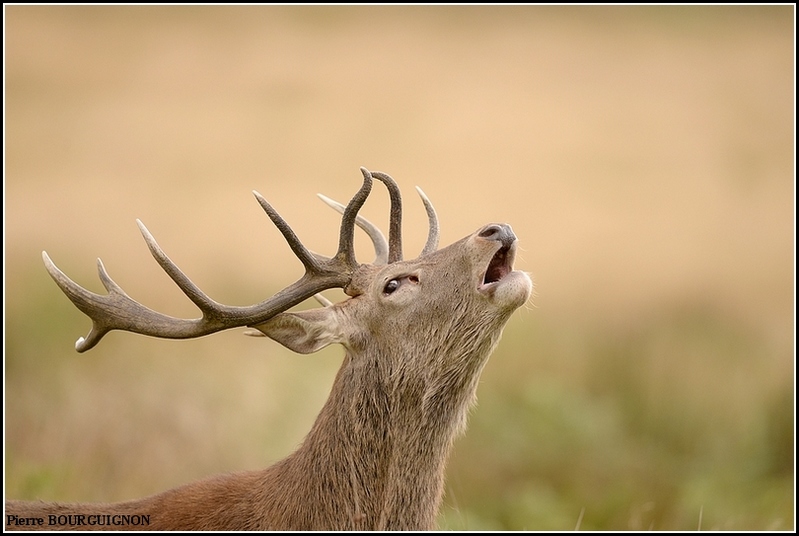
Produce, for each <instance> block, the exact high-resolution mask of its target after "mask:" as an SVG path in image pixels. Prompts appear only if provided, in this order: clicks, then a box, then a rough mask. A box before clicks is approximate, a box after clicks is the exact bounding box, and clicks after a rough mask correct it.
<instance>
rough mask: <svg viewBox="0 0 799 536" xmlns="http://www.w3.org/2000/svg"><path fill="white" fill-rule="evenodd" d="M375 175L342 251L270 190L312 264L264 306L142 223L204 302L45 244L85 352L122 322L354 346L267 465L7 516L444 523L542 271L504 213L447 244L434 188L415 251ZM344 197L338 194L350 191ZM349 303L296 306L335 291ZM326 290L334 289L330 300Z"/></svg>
mask: <svg viewBox="0 0 799 536" xmlns="http://www.w3.org/2000/svg"><path fill="white" fill-rule="evenodd" d="M361 172H362V173H363V178H364V181H363V186H362V187H361V189H360V190H359V191H358V193H357V194H355V196H354V197H353V198H352V200H351V201H350V202H349V204H348V205H347V206H346V207H343V206H341V205H338V209H339V210H340V211H341V212H343V217H342V222H341V229H340V237H339V244H338V251H337V252H336V254H335V255H334V256H333V257H329V258H328V257H323V256H321V255H317V254H316V253H312V252H311V251H309V250H308V249H306V248H305V247H304V246H303V245H302V244H301V243H300V241H299V239H298V238H297V236H296V235H295V234H294V232H293V231H292V230H291V228H290V227H289V226H288V224H287V223H286V222H285V221H284V220H283V219H282V218H281V217H280V216H279V215H278V213H277V212H275V210H274V209H273V208H272V207H271V206H270V205H269V203H267V202H266V200H265V199H264V198H263V197H261V196H260V195H259V194H258V193H255V196H256V198H257V199H258V202H259V203H260V204H261V206H262V207H263V209H264V210H265V211H266V213H267V215H268V216H269V218H270V219H271V220H272V221H273V222H274V224H275V225H276V226H277V228H278V229H279V230H280V232H281V233H282V234H283V236H284V237H285V239H286V241H287V242H288V244H289V246H290V247H291V249H292V250H293V251H294V253H295V254H296V256H297V257H299V259H300V261H302V263H303V265H304V266H305V274H304V275H303V276H302V277H301V278H300V279H299V280H298V281H296V282H295V283H293V284H292V285H290V286H289V287H287V288H285V289H284V290H282V291H280V292H278V293H277V294H275V295H274V296H272V297H271V298H269V299H267V300H265V301H263V302H261V303H257V304H255V305H252V306H249V307H232V306H228V305H222V304H220V303H217V302H215V301H214V300H212V299H211V298H209V297H208V296H207V295H206V294H205V293H204V292H203V291H202V290H200V289H199V288H198V287H197V286H195V285H194V283H192V282H191V281H190V280H189V278H188V277H186V276H185V275H184V274H183V272H182V271H180V269H178V267H177V266H176V265H175V264H174V263H173V262H172V261H171V260H170V259H169V258H168V257H167V256H166V255H165V254H164V252H163V251H162V250H161V248H160V247H159V246H158V244H156V242H155V240H154V239H153V237H152V236H151V235H150V233H149V232H148V231H147V229H146V228H145V227H144V226H143V225H142V224H141V223H140V222H139V227H140V228H141V232H142V234H143V235H144V239H145V241H146V242H147V246H148V247H149V248H150V251H151V252H152V254H153V256H154V257H155V259H156V261H158V264H160V265H161V267H162V268H163V269H164V271H166V273H167V274H168V275H169V276H170V277H171V278H172V279H173V280H174V281H175V283H177V285H178V286H179V287H180V288H181V290H182V291H183V292H184V293H185V294H186V296H188V297H189V299H190V300H191V301H192V302H194V304H195V305H197V307H198V308H199V309H200V311H202V317H201V318H198V319H193V320H187V319H179V318H173V317H170V316H167V315H164V314H161V313H158V312H155V311H153V310H152V309H149V308H147V307H145V306H144V305H141V304H140V303H138V302H136V301H134V300H132V299H131V298H130V297H128V295H127V294H125V292H124V291H123V290H122V289H121V288H120V287H119V286H118V285H117V284H116V283H115V282H114V281H113V280H112V279H111V278H110V277H109V276H108V274H107V273H106V271H105V268H104V267H103V265H102V263H101V262H100V261H99V260H98V268H99V272H100V279H101V281H102V283H103V285H104V286H105V288H106V290H107V291H108V294H106V295H99V294H95V293H92V292H89V291H87V290H86V289H84V288H82V287H80V286H79V285H77V284H76V283H74V282H73V281H72V280H70V279H69V278H68V277H67V276H66V275H64V273H63V272H61V270H59V269H58V268H57V267H56V266H55V265H54V264H53V262H52V261H51V260H50V258H49V257H48V256H47V254H46V253H43V257H44V263H45V265H46V266H47V270H48V271H49V272H50V275H51V276H52V277H53V279H54V280H55V282H56V283H57V284H58V286H59V287H61V290H63V291H64V293H65V294H66V295H67V297H69V299H70V300H72V302H73V303H74V304H75V306H76V307H77V308H78V309H80V310H81V311H83V312H84V313H86V314H87V315H88V316H89V317H90V318H91V320H92V328H91V331H90V332H89V334H88V335H87V336H86V338H80V339H78V342H77V343H76V349H77V350H78V352H84V351H86V350H88V349H90V348H92V347H93V346H94V345H96V344H97V343H98V342H99V341H100V339H101V338H102V337H103V335H105V334H106V333H108V332H109V331H111V330H113V329H121V330H125V331H131V332H135V333H141V334H144V335H151V336H154V337H163V338H170V339H180V338H191V337H199V336H201V335H207V334H209V333H214V332H216V331H220V330H224V329H229V328H233V327H239V326H248V327H251V328H255V330H257V331H253V332H252V333H251V334H253V333H254V334H258V335H266V336H268V337H271V338H272V339H274V340H275V341H277V342H279V343H280V344H282V345H284V346H286V347H288V348H290V349H292V350H294V351H296V352H300V353H310V352H315V351H317V350H319V349H321V348H323V347H325V346H327V345H329V344H331V343H340V344H342V345H343V346H344V348H345V351H346V356H345V358H344V362H343V364H342V365H341V369H340V370H339V371H338V374H337V376H336V379H335V381H334V383H333V387H332V390H331V393H330V397H329V398H328V400H327V402H326V403H325V405H324V407H323V408H322V410H321V412H320V414H319V416H318V417H317V419H316V422H315V423H314V425H313V427H312V428H311V431H310V432H309V433H308V435H307V437H306V438H305V440H304V441H303V443H302V445H301V446H300V447H299V448H298V449H297V450H296V451H295V452H294V453H293V454H291V455H289V456H288V457H287V458H285V459H283V460H282V461H279V462H277V463H276V464H274V465H272V466H271V467H268V468H267V469H264V470H260V471H249V472H242V473H234V474H228V475H221V476H215V477H211V478H208V479H206V480H201V481H199V482H194V483H191V484H187V485H184V486H181V487H178V488H175V489H171V490H168V491H165V492H163V493H160V494H157V495H154V496H151V497H147V498H144V499H138V500H133V501H128V502H121V503H114V504H56V503H46V502H24V501H13V500H12V501H6V528H7V529H13V528H21V529H32V528H43V529H114V528H119V529H126V530H130V529H148V530H180V531H182V530H263V529H277V530H292V529H293V530H313V529H327V530H367V529H378V530H391V529H404V530H424V529H431V528H434V527H435V520H436V514H437V512H438V508H439V504H440V502H441V497H442V494H443V482H444V466H445V463H446V460H447V456H448V453H449V451H450V448H451V445H452V441H453V438H454V437H455V436H456V435H458V433H459V432H461V431H462V430H464V427H465V421H466V414H467V411H468V408H469V406H470V404H471V403H472V401H473V400H474V398H475V391H476V389H477V381H478V378H479V376H480V372H481V370H482V368H483V366H484V365H485V363H486V361H487V360H488V357H489V354H490V353H491V351H492V350H493V348H494V347H495V345H496V344H497V342H498V341H499V338H500V335H501V333H502V329H503V327H504V325H505V323H506V322H507V320H508V318H509V317H510V315H511V314H512V313H513V311H515V310H516V309H517V308H519V307H520V306H521V305H523V304H524V303H525V302H526V301H527V299H528V298H529V296H530V293H531V290H532V282H531V280H530V278H529V277H528V275H527V274H525V273H524V272H520V271H514V270H513V261H514V257H515V254H516V236H514V234H513V231H512V230H511V228H510V226H508V225H506V224H497V223H492V224H489V225H486V226H485V227H482V228H480V229H478V230H477V231H476V232H474V233H473V234H471V235H469V236H467V237H465V238H463V239H461V240H459V241H457V242H455V243H454V244H452V245H450V246H448V247H446V248H444V249H437V247H438V222H437V219H436V215H435V211H434V210H433V207H432V205H430V203H429V201H428V200H427V198H426V197H425V196H424V194H421V191H420V194H421V195H422V201H423V202H424V204H425V208H426V210H427V214H428V218H429V221H430V231H429V235H428V239H427V243H426V245H425V247H424V250H423V251H422V253H421V255H420V256H419V257H418V258H416V259H414V260H403V258H402V244H401V237H400V231H401V216H402V209H401V205H400V193H399V189H398V187H397V185H396V183H395V182H394V180H393V179H392V178H391V177H389V176H388V175H386V174H384V173H379V172H369V171H368V170H366V169H364V168H361ZM373 179H377V180H379V181H381V182H383V183H384V184H385V186H386V187H387V189H388V191H389V195H390V200H391V208H390V212H391V214H390V230H389V239H388V243H387V244H386V240H385V238H384V237H383V235H382V234H381V233H380V231H379V230H377V229H376V228H375V227H374V226H373V225H371V224H370V223H369V222H368V221H366V220H364V219H363V218H361V217H360V216H358V211H359V209H360V208H361V206H362V205H363V203H364V202H365V201H366V198H367V196H368V195H369V192H370V191H371V188H372V181H373ZM328 202H329V203H332V204H333V205H334V207H335V206H336V204H335V203H334V202H331V201H329V200H328ZM356 223H357V224H358V225H359V226H360V227H362V228H363V229H364V230H365V231H366V232H367V233H368V234H369V236H370V237H371V239H372V241H373V243H374V245H375V249H376V251H377V259H376V260H375V262H374V263H372V264H359V263H358V262H357V261H356V259H355V253H354V250H353V232H354V225H355V224H356ZM334 287H336V288H342V289H343V290H344V292H345V293H346V294H347V295H348V296H349V298H348V299H346V300H345V301H343V302H341V303H336V304H330V303H329V302H328V303H325V305H326V307H322V308H318V309H311V310H306V311H302V312H285V311H286V310H287V309H289V308H290V307H292V306H293V305H295V304H297V303H299V302H301V301H303V300H305V299H307V298H309V297H312V296H314V295H316V293H318V292H320V291H322V290H324V289H329V288H334ZM322 301H323V302H325V301H326V300H324V299H322Z"/></svg>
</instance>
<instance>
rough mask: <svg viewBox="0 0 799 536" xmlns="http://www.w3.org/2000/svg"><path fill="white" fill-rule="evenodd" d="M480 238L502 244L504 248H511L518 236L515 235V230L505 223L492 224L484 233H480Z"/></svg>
mask: <svg viewBox="0 0 799 536" xmlns="http://www.w3.org/2000/svg"><path fill="white" fill-rule="evenodd" d="M478 236H479V237H481V238H486V239H488V240H496V241H497V242H502V245H503V246H510V245H511V244H513V242H514V241H515V240H516V235H515V234H513V229H511V228H510V225H508V224H505V223H503V224H498V223H494V224H491V225H489V226H487V227H486V228H485V229H483V230H482V231H480V233H479V234H478Z"/></svg>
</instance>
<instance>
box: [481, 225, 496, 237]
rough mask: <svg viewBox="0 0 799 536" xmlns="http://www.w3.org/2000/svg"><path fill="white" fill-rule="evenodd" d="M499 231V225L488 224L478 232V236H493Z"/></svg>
mask: <svg viewBox="0 0 799 536" xmlns="http://www.w3.org/2000/svg"><path fill="white" fill-rule="evenodd" d="M500 231H501V229H500V228H499V225H489V226H488V227H486V228H485V229H483V230H482V231H481V232H480V236H481V237H482V238H495V237H496V236H497V235H498V234H499V233H500Z"/></svg>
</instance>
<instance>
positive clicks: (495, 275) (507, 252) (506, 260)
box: [481, 244, 515, 288]
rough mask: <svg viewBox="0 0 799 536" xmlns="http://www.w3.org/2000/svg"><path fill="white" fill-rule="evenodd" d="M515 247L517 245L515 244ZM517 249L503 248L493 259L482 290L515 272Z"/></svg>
mask: <svg viewBox="0 0 799 536" xmlns="http://www.w3.org/2000/svg"><path fill="white" fill-rule="evenodd" d="M514 245H515V244H514ZM514 253H515V248H514V247H513V245H511V246H502V247H501V248H499V249H498V250H497V252H496V253H494V256H493V257H491V262H489V263H488V268H487V269H486V271H485V274H484V275H483V282H482V285H481V288H486V287H488V286H489V285H492V284H493V283H497V282H499V281H500V280H501V279H502V278H503V277H505V276H506V275H508V274H509V273H511V272H512V271H513V258H514V256H515V255H514Z"/></svg>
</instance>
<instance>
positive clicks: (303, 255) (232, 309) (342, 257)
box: [42, 168, 401, 352]
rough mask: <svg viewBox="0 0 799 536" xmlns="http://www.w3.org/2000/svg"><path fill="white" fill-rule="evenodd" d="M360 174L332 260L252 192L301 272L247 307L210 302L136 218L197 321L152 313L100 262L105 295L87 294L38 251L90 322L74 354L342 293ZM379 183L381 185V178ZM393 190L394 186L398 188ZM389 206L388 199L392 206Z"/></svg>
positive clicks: (351, 263) (249, 318)
mask: <svg viewBox="0 0 799 536" xmlns="http://www.w3.org/2000/svg"><path fill="white" fill-rule="evenodd" d="M361 173H362V174H363V185H362V186H361V189H360V190H358V192H357V193H356V194H355V196H354V197H353V198H352V200H351V201H350V202H349V204H348V205H347V207H346V208H345V209H344V216H343V217H342V219H341V229H340V233H339V245H338V251H337V252H336V254H335V255H334V256H333V257H330V258H328V257H324V256H322V255H317V254H315V253H312V252H311V251H309V250H308V249H307V248H305V246H303V245H302V243H301V242H300V240H299V238H297V235H296V234H295V233H294V231H292V229H291V227H289V225H288V223H286V221H285V220H284V219H283V218H282V217H281V216H280V215H279V214H278V213H277V212H276V211H275V209H273V208H272V206H271V205H270V204H269V203H268V202H267V201H266V199H264V198H263V197H262V196H261V195H260V194H259V193H258V192H253V193H254V194H255V197H256V199H257V200H258V203H259V204H260V205H261V207H262V208H263V209H264V211H265V212H266V214H267V215H268V216H269V218H270V219H271V220H272V222H273V223H274V224H275V226H276V227H277V228H278V230H279V231H280V232H281V233H282V234H283V237H284V238H285V239H286V242H288V244H289V247H291V249H292V251H293V252H294V254H295V255H296V256H297V258H299V260H300V262H302V264H303V266H304V267H305V274H304V275H303V276H302V277H301V278H300V279H299V280H297V281H296V282H294V283H293V284H291V285H290V286H288V287H286V288H285V289H283V290H281V291H280V292H278V293H277V294H275V295H274V296H272V297H271V298H269V299H267V300H264V301H262V302H260V303H257V304H255V305H251V306H248V307H238V306H230V305H223V304H221V303H218V302H216V301H214V300H212V299H211V298H209V297H208V296H207V295H206V294H205V293H204V292H203V291H202V290H200V288H199V287H197V286H196V285H195V284H194V283H192V282H191V280H190V279H189V278H188V277H187V276H186V275H185V274H184V273H183V272H182V271H181V270H180V269H179V268H178V267H177V265H175V263H174V262H172V261H171V260H170V259H169V257H167V255H166V254H165V253H164V252H163V250H162V249H161V248H160V246H159V245H158V244H157V243H156V241H155V239H154V238H153V236H152V235H151V234H150V232H149V231H148V230H147V228H146V227H144V225H143V224H142V223H141V222H140V221H138V220H137V223H138V225H139V229H140V230H141V232H142V235H143V236H144V240H145V242H146V243H147V247H148V248H149V249H150V252H151V253H152V255H153V257H155V260H156V261H157V262H158V264H159V265H161V268H163V269H164V271H165V272H166V273H167V275H169V277H171V278H172V280H173V281H174V282H175V283H176V284H177V285H178V287H179V288H180V289H181V290H182V291H183V293H184V294H186V296H188V298H189V299H190V300H191V301H192V302H193V303H194V304H195V305H196V306H197V307H198V308H199V309H200V311H201V312H202V316H201V317H200V318H196V319H182V318H175V317H171V316H168V315H165V314H162V313H159V312H157V311H153V310H152V309H150V308H148V307H145V306H144V305H142V304H140V303H139V302H137V301H135V300H133V299H132V298H130V297H129V296H128V295H127V294H126V293H125V291H124V290H122V288H121V287H120V286H119V285H117V284H116V283H115V282H114V281H113V280H112V279H111V277H110V276H109V275H108V273H107V272H106V270H105V267H104V266H103V263H102V261H100V260H99V259H98V260H97V267H98V271H99V274H100V281H101V282H102V283H103V286H104V287H105V289H106V290H107V291H108V294H107V295H100V294H95V293H93V292H90V291H88V290H86V289H85V288H83V287H81V286H80V285H78V284H77V283H75V282H74V281H72V280H71V279H70V278H69V277H67V276H66V275H65V274H64V273H63V272H62V271H61V270H59V269H58V267H56V265H55V264H54V263H53V262H52V261H51V260H50V257H49V256H48V255H47V253H46V252H42V258H43V259H44V264H45V267H46V268H47V271H48V272H49V273H50V276H51V277H52V278H53V280H54V281H55V282H56V284H58V286H59V287H61V290H62V291H63V292H64V294H66V295H67V297H68V298H69V299H70V300H71V301H72V303H74V304H75V306H76V307H77V308H78V309H80V310H81V311H82V312H83V313H85V314H86V315H87V316H89V318H91V320H92V328H91V330H90V331H89V334H88V335H87V336H86V338H83V337H81V338H79V339H78V340H77V342H76V343H75V349H76V350H77V351H78V352H85V351H86V350H89V349H91V348H93V347H94V346H95V345H96V344H97V343H98V342H99V341H100V339H102V337H103V336H104V335H105V334H106V333H108V332H109V331H111V330H114V329H120V330H124V331H130V332H134V333H140V334H142V335H150V336H153V337H161V338H167V339H188V338H194V337H200V336H203V335H208V334H211V333H215V332H217V331H222V330H225V329H229V328H234V327H239V326H248V325H254V324H260V323H262V322H265V321H266V320H268V319H270V318H272V317H273V316H275V315H277V314H278V313H281V312H283V311H285V310H287V309H289V308H290V307H292V306H294V305H296V304H298V303H300V302H301V301H303V300H305V299H306V298H309V297H311V296H313V295H314V294H316V293H318V292H320V291H322V290H325V289H328V288H344V289H345V291H346V287H347V286H348V285H349V283H350V281H351V278H352V274H353V272H354V271H355V270H356V268H357V267H358V262H357V260H356V259H355V250H354V247H353V233H354V227H355V221H356V217H357V215H358V211H359V210H360V208H361V207H362V206H363V204H364V202H365V201H366V198H367V197H368V196H369V192H370V191H371V189H372V173H370V172H369V171H368V170H367V169H365V168H361ZM389 179H390V177H389ZM380 180H381V181H383V182H385V179H384V178H382V177H380ZM391 182H393V180H392V181H391ZM387 184H388V183H387ZM394 186H395V187H396V184H395V185H394ZM393 205H394V198H393V195H392V207H393ZM392 214H393V212H392ZM392 221H393V219H392ZM394 235H396V233H395V230H394V227H393V226H392V237H393V236H394ZM393 243H394V242H392V244H393ZM391 253H392V252H391V251H390V253H389V257H391ZM400 257H401V252H400Z"/></svg>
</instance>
